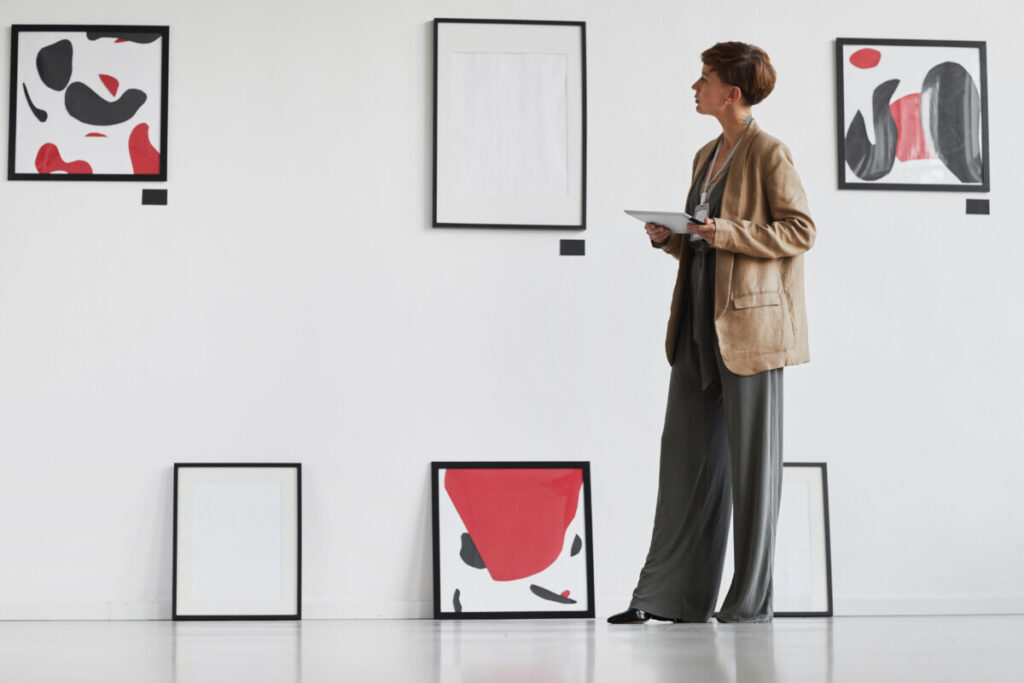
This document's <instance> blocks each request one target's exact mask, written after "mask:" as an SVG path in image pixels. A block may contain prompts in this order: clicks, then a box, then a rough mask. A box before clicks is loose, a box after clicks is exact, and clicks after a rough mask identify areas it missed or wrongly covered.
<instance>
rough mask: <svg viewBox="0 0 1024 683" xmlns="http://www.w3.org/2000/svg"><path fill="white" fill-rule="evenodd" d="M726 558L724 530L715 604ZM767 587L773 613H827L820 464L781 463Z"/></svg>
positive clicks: (725, 583)
mask: <svg viewBox="0 0 1024 683" xmlns="http://www.w3.org/2000/svg"><path fill="white" fill-rule="evenodd" d="M732 557H733V538H732V531H731V530H730V532H729V540H728V543H727V549H726V563H725V571H724V572H723V574H722V584H721V587H720V589H719V593H718V606H719V607H721V605H722V602H723V601H724V600H725V596H726V593H728V591H729V586H730V584H731V583H732V575H733V570H732V567H733V561H732ZM772 588H773V595H772V597H773V609H774V615H775V616H776V617H830V616H832V547H831V539H830V532H829V517H828V477H827V474H826V466H825V463H823V462H787V463H785V464H784V465H783V467H782V496H781V499H780V501H779V519H778V522H777V524H776V527H775V565H774V571H773V573H772Z"/></svg>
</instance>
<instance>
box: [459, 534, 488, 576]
mask: <svg viewBox="0 0 1024 683" xmlns="http://www.w3.org/2000/svg"><path fill="white" fill-rule="evenodd" d="M459 557H461V558H462V561H463V562H465V563H466V564H468V565H469V566H470V567H475V568H477V569H484V568H485V567H486V566H487V565H486V564H484V558H482V557H480V551H479V550H477V549H476V544H475V543H473V539H472V537H470V535H469V534H462V549H461V550H460V551H459Z"/></svg>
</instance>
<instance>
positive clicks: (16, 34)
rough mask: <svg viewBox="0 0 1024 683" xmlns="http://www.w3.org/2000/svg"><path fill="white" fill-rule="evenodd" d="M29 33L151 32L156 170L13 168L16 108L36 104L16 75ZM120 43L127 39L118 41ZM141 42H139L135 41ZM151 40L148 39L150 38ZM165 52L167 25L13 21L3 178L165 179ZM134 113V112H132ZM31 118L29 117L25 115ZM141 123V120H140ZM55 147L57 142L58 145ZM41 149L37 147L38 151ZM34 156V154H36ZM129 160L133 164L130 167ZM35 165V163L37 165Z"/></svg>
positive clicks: (24, 109)
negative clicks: (156, 63) (155, 63)
mask: <svg viewBox="0 0 1024 683" xmlns="http://www.w3.org/2000/svg"><path fill="white" fill-rule="evenodd" d="M33 33H69V34H72V33H86V34H93V35H94V36H98V37H95V38H94V37H89V40H90V41H91V40H102V39H105V38H115V40H117V38H116V36H117V35H122V36H127V35H130V34H134V35H139V34H145V35H155V36H156V39H158V40H160V41H161V45H160V74H159V76H160V87H159V90H160V106H159V115H160V135H159V144H160V148H159V150H158V153H159V170H158V171H157V172H155V173H154V172H141V173H105V172H97V173H84V172H77V171H76V172H67V173H53V172H48V173H44V172H35V173H30V172H26V171H24V170H18V168H17V155H18V141H19V116H18V113H19V110H21V111H22V112H23V113H24V112H35V111H36V109H37V108H36V107H35V106H34V105H33V104H31V102H30V95H29V94H28V89H27V86H26V85H25V83H24V81H23V80H22V79H20V78H19V58H18V57H19V44H20V39H21V38H22V36H27V35H29V34H33ZM156 39H154V40H156ZM121 42H131V39H129V40H128V41H125V40H122V41H121ZM139 42H141V41H139ZM151 42H152V41H151ZM169 54H170V27H169V26H140V25H99V24H96V25H94V24H15V25H13V26H12V27H11V86H10V119H9V130H8V147H7V150H8V156H7V179H8V180H42V181H57V182H64V181H71V182H75V181H136V182H159V181H166V180H167V158H168V147H167V138H168V131H167V127H168V116H167V113H168V80H169V79H168V72H169ZM67 87H69V85H68V84H67V83H65V84H64V86H63V87H62V88H61V90H64V89H66V88H67ZM108 87H109V86H108ZM23 95H24V97H25V101H24V104H25V106H24V107H22V106H21V104H22V101H23V100H22V97H23ZM133 116H134V114H133ZM28 118H29V119H31V118H32V117H28ZM36 119H37V123H38V124H40V125H46V122H47V121H49V120H50V119H49V115H48V114H46V113H45V112H44V119H43V120H39V114H36ZM131 121H132V119H129V120H128V121H125V122H123V123H122V124H116V125H126V124H129V123H130V122H131ZM50 122H51V124H56V123H57V122H56V121H50ZM143 123H144V122H143ZM104 125H106V124H100V125H97V126H95V127H96V128H97V132H96V133H95V136H96V137H104V134H101V133H99V132H98V129H99V128H102V127H103V126H104ZM55 129H56V130H57V131H58V132H57V134H56V135H55V138H54V139H56V140H66V139H67V138H66V137H64V138H62V137H61V136H60V133H61V132H63V133H64V135H65V136H67V135H69V133H68V131H67V130H64V131H61V130H60V129H57V128H55ZM150 144H152V141H150ZM58 150H59V145H58ZM41 152H42V149H40V153H41ZM37 159H38V155H37ZM66 161H68V162H71V161H87V160H77V159H67V160H66ZM134 163H135V162H134V161H133V166H134ZM37 168H38V164H37Z"/></svg>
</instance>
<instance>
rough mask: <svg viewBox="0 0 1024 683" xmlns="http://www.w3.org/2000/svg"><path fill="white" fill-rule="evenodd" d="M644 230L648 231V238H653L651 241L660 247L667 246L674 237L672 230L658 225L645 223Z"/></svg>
mask: <svg viewBox="0 0 1024 683" xmlns="http://www.w3.org/2000/svg"><path fill="white" fill-rule="evenodd" d="M644 230H646V231H647V236H648V237H649V238H651V241H652V242H654V243H655V244H658V245H662V244H665V243H666V242H668V238H669V237H671V236H672V231H671V230H669V229H668V228H666V227H665V226H664V225H658V224H657V223H644Z"/></svg>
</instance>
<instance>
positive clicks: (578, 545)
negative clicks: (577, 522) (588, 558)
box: [569, 534, 583, 557]
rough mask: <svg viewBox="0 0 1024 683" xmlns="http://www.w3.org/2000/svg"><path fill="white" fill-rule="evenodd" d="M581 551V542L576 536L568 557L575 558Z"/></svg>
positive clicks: (577, 535)
mask: <svg viewBox="0 0 1024 683" xmlns="http://www.w3.org/2000/svg"><path fill="white" fill-rule="evenodd" d="M581 550H583V541H582V540H581V539H580V535H579V534H576V538H574V539H572V550H570V551H569V556H570V557H576V556H577V555H579V554H580V551H581Z"/></svg>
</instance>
